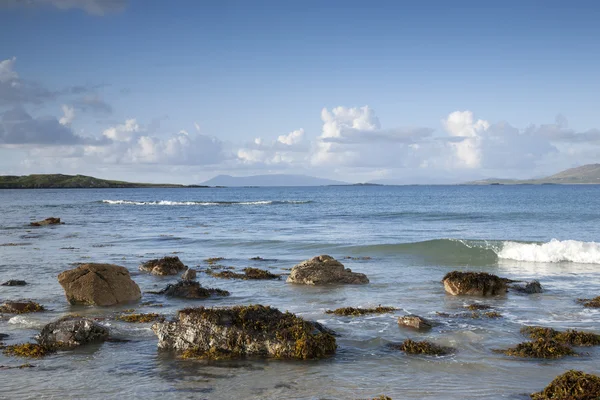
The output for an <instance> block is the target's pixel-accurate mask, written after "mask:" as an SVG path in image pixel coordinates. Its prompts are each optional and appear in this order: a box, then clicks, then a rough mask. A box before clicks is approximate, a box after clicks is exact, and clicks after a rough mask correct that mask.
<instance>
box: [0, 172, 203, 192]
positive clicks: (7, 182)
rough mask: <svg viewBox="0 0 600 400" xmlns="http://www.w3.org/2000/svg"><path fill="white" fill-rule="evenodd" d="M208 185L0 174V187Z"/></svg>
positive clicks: (64, 187) (112, 187)
mask: <svg viewBox="0 0 600 400" xmlns="http://www.w3.org/2000/svg"><path fill="white" fill-rule="evenodd" d="M201 187H204V188H206V187H209V186H200V185H176V184H156V183H133V182H124V181H113V180H106V179H98V178H94V177H92V176H86V175H62V174H39V175H38V174H36V175H25V176H16V175H3V176H0V189H116V188H118V189H122V188H201Z"/></svg>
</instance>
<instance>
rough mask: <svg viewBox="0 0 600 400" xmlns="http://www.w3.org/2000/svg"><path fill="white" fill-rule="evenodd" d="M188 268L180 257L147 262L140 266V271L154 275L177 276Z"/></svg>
mask: <svg viewBox="0 0 600 400" xmlns="http://www.w3.org/2000/svg"><path fill="white" fill-rule="evenodd" d="M186 269H187V267H186V266H185V265H183V263H182V262H181V260H180V259H179V257H177V256H175V257H163V258H160V259H158V258H157V259H154V260H150V261H146V262H145V263H143V264H142V265H140V271H145V272H150V273H151V274H152V275H161V276H164V275H177V274H178V273H180V272H181V271H185V270H186Z"/></svg>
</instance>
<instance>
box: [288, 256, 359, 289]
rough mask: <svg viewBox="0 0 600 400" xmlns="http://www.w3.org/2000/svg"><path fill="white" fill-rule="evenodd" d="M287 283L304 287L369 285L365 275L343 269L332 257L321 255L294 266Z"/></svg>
mask: <svg viewBox="0 0 600 400" xmlns="http://www.w3.org/2000/svg"><path fill="white" fill-rule="evenodd" d="M287 282H288V283H300V284H304V285H327V284H331V283H337V284H365V283H369V279H368V278H367V276H366V275H365V274H361V273H358V272H352V270H350V268H344V265H343V264H342V263H341V262H339V261H337V260H336V259H334V258H333V257H331V256H328V255H322V256H317V257H313V258H311V259H310V260H306V261H303V262H301V263H300V264H298V265H296V266H294V268H292V271H291V273H290V276H289V277H288V278H287Z"/></svg>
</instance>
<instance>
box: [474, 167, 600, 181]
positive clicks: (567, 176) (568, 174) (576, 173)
mask: <svg viewBox="0 0 600 400" xmlns="http://www.w3.org/2000/svg"><path fill="white" fill-rule="evenodd" d="M493 184H499V185H551V184H557V185H558V184H566V185H575V184H581V185H593V184H600V164H587V165H582V166H581V167H576V168H570V169H567V170H564V171H562V172H559V173H557V174H554V175H550V176H547V177H545V178H537V179H524V180H518V179H483V180H479V181H472V182H467V183H465V185H493Z"/></svg>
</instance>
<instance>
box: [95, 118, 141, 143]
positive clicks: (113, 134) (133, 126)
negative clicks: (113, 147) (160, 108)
mask: <svg viewBox="0 0 600 400" xmlns="http://www.w3.org/2000/svg"><path fill="white" fill-rule="evenodd" d="M138 132H140V125H139V124H138V123H137V120H136V119H135V118H131V119H128V120H126V121H125V123H124V124H118V125H115V126H112V127H110V128H108V129H106V130H104V132H102V135H104V136H105V137H106V138H108V139H110V140H113V141H117V142H129V141H131V140H132V139H133V138H134V137H135V136H136V134H137V133H138Z"/></svg>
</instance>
